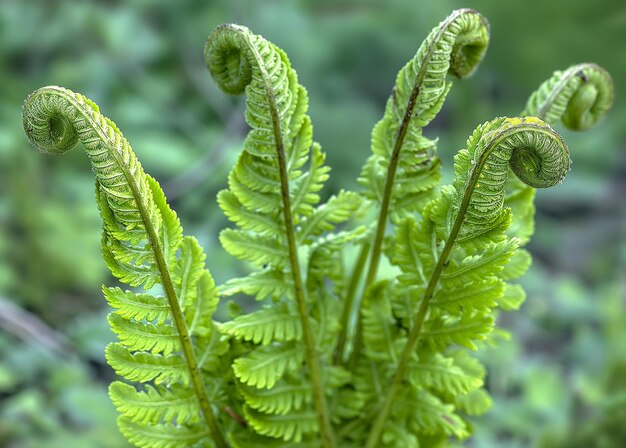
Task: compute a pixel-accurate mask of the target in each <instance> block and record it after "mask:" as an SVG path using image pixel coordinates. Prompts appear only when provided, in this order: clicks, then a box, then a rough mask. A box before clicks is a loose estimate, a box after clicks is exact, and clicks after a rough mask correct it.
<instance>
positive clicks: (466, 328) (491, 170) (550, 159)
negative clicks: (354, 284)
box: [366, 118, 570, 448]
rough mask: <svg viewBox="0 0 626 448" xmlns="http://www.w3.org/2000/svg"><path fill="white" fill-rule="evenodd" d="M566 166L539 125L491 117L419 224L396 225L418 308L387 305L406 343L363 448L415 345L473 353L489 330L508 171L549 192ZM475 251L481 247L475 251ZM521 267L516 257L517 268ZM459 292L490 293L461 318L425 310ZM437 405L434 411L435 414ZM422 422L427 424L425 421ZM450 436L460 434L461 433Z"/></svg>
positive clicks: (497, 294) (507, 241) (372, 440)
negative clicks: (404, 324) (402, 325)
mask: <svg viewBox="0 0 626 448" xmlns="http://www.w3.org/2000/svg"><path fill="white" fill-rule="evenodd" d="M569 165H570V160H569V151H568V149H567V146H566V145H565V144H564V143H563V141H562V139H561V137H560V136H559V135H558V134H557V133H556V132H555V131H553V130H552V129H551V128H550V127H549V126H548V125H547V124H545V123H543V122H542V121H540V120H538V119H536V118H525V119H520V118H499V119H496V120H493V121H491V122H488V123H485V124H483V125H482V126H479V127H478V128H477V129H476V130H475V131H474V133H473V134H472V135H471V136H470V138H469V139H468V141H467V149H464V150H461V151H460V153H459V155H457V157H456V158H455V179H454V183H453V188H452V189H451V188H443V189H442V191H441V193H440V195H439V196H438V198H437V199H435V200H434V201H433V202H432V203H431V204H429V205H428V206H427V207H426V208H425V209H424V211H423V215H422V220H421V221H420V223H417V222H416V221H415V220H414V218H412V219H406V220H405V221H403V222H402V223H401V224H400V225H399V231H398V233H397V234H396V235H395V239H394V246H395V247H394V249H393V250H392V254H393V256H392V259H394V261H395V262H396V263H397V264H398V266H399V268H400V269H401V270H402V272H403V274H402V276H400V278H399V279H400V280H401V281H402V282H403V283H405V285H406V286H404V288H405V291H406V289H407V288H409V289H408V299H407V300H408V301H410V300H411V299H412V298H413V300H415V298H417V303H416V304H415V305H412V304H411V303H408V304H406V303H405V302H402V300H396V301H395V306H394V308H392V309H400V310H401V313H400V314H399V315H398V316H396V317H397V318H399V319H402V321H407V319H406V318H407V316H410V315H411V314H412V318H411V319H408V327H409V334H408V336H407V343H406V345H405V347H404V350H403V352H402V354H401V356H400V359H399V361H398V364H397V369H396V370H395V373H394V375H393V379H392V381H391V386H390V389H389V392H388V393H387V395H386V397H385V400H384V402H383V405H382V411H381V412H380V414H378V416H377V418H376V420H375V422H374V427H373V430H372V432H371V434H370V437H369V438H368V441H367V445H366V446H367V447H368V448H373V447H374V446H376V443H377V442H378V440H379V438H380V437H381V434H382V432H383V429H384V427H385V422H386V419H387V416H388V415H390V413H391V411H392V403H393V402H394V400H395V399H397V398H398V396H399V395H400V391H401V390H402V391H404V392H403V393H407V392H406V386H405V384H404V378H405V376H406V374H407V369H408V368H409V366H410V364H411V363H412V362H414V361H412V360H414V359H415V357H416V355H417V353H416V348H418V347H419V348H420V353H421V352H422V351H424V350H425V351H426V352H442V351H444V350H446V349H447V348H448V347H450V346H453V345H461V346H464V347H467V348H469V349H474V350H475V349H476V342H477V341H480V340H484V339H486V338H487V336H488V335H489V334H490V333H491V331H492V329H493V325H494V317H493V315H492V313H491V307H492V306H494V305H497V304H498V303H499V301H500V299H501V298H502V297H503V296H504V295H505V294H506V291H507V290H508V286H505V285H504V284H503V280H502V278H501V277H500V275H501V274H502V272H503V269H505V266H506V265H507V263H508V262H509V261H510V260H511V258H512V257H513V256H514V252H515V250H516V249H517V248H518V246H519V243H520V241H519V240H518V239H517V238H507V235H506V231H507V227H508V224H509V223H510V213H509V212H508V211H507V210H506V209H505V208H504V197H505V187H506V180H507V176H508V173H509V167H510V169H511V170H512V171H513V172H514V173H515V174H516V175H517V176H518V177H519V178H520V179H522V180H523V181H524V182H525V183H527V184H529V185H531V186H533V187H548V186H551V185H554V184H556V183H558V182H559V181H560V180H561V179H562V178H563V177H564V176H565V174H566V173H567V171H568V170H569ZM477 241H479V242H480V243H479V244H477ZM477 246H480V247H482V251H481V252H479V253H478V254H477V253H476V247H477ZM523 265H524V263H523V260H521V263H520V265H519V266H517V267H518V268H519V267H520V266H521V267H523ZM511 273H512V272H511V271H510V272H509V273H507V274H511ZM505 276H506V275H505ZM462 288H465V289H467V291H468V293H470V294H469V299H470V300H468V301H467V302H466V303H468V304H471V302H472V301H471V294H474V293H476V292H478V291H480V290H481V289H482V288H487V289H488V290H489V291H491V296H490V297H488V298H487V299H482V298H481V299H479V300H478V305H477V306H475V307H472V308H469V309H467V310H465V309H464V310H463V312H462V313H460V312H456V311H454V310H452V312H450V311H449V309H450V307H447V306H443V307H437V306H433V307H431V306H430V305H431V302H432V304H433V305H434V304H436V303H437V301H442V302H443V303H445V293H446V291H448V290H450V291H455V290H456V293H455V294H456V295H457V300H459V301H463V300H465V297H464V295H463V294H462V293H461V292H460V290H461V289H462ZM404 294H407V292H405V293H404ZM415 308H416V311H415V312H413V309H415ZM418 344H420V345H418ZM422 358H423V355H422ZM416 392H418V393H423V392H424V391H423V390H419V389H418V390H416ZM427 397H429V398H428V399H427V400H426V402H428V403H430V404H432V406H433V408H438V409H439V407H438V406H439V405H438V404H437V403H438V401H439V398H437V397H436V396H435V395H433V396H432V399H431V398H430V396H427ZM447 407H448V405H445V406H444V408H446V409H447ZM444 408H440V409H441V411H442V412H444ZM452 410H453V409H452ZM452 410H450V411H446V412H448V413H450V412H451V411H452ZM455 418H458V417H455V416H454V415H451V416H450V419H451V420H450V421H454V420H455ZM422 423H424V424H426V425H427V426H428V425H429V424H430V423H432V422H428V421H424V422H422ZM433 424H434V423H433ZM417 426H418V427H419V426H420V425H419V424H418V425H417ZM438 430H441V431H447V430H452V429H451V428H443V427H440V428H439V429H438ZM455 434H456V435H457V437H459V436H460V435H461V434H463V431H458V432H456V433H455Z"/></svg>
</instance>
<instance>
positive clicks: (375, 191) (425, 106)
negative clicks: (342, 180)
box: [359, 9, 489, 221]
mask: <svg viewBox="0 0 626 448" xmlns="http://www.w3.org/2000/svg"><path fill="white" fill-rule="evenodd" d="M488 43H489V25H488V24H487V21H486V19H485V18H484V17H483V16H482V15H480V14H479V13H477V12H476V11H472V10H469V9H460V10H457V11H455V12H453V13H452V14H451V15H450V16H449V17H447V18H446V19H445V20H444V21H442V22H441V23H440V24H439V25H438V26H437V27H435V28H434V29H433V30H432V31H431V32H430V34H429V35H428V37H427V38H426V39H425V40H424V42H423V43H422V45H421V46H420V48H419V50H418V51H417V53H416V54H415V57H413V59H411V60H410V61H409V62H408V63H407V64H406V65H405V66H404V67H403V68H402V69H401V70H400V71H399V72H398V76H397V78H396V84H395V86H394V88H393V91H392V94H391V96H390V97H389V100H388V101H387V106H386V108H385V114H384V116H383V118H382V119H381V120H380V121H379V122H378V123H377V124H376V126H374V130H373V131H372V153H373V154H372V155H371V156H370V157H369V159H368V160H367V163H366V164H365V166H364V167H363V169H362V171H361V176H360V178H359V182H360V183H361V184H362V185H363V187H364V193H365V194H366V196H367V197H368V198H370V199H374V200H376V201H377V202H383V198H384V197H385V195H386V194H389V193H388V192H386V191H385V182H393V190H392V193H391V201H390V202H391V204H390V205H389V206H390V209H391V216H392V218H393V220H394V221H397V220H399V219H400V218H401V217H402V216H404V215H405V214H409V215H410V214H412V213H414V212H416V211H419V210H421V208H422V207H423V206H424V205H425V203H426V202H428V200H429V198H430V193H431V190H432V189H433V188H434V187H436V186H437V183H438V181H439V177H440V175H439V159H437V157H436V156H435V149H436V140H431V139H428V138H426V137H424V136H423V135H422V128H424V127H425V126H427V125H428V124H429V123H430V122H431V121H432V120H433V119H434V118H435V116H436V115H437V113H438V112H439V111H440V110H441V107H442V106H443V103H444V101H445V99H446V96H447V95H448V92H449V91H450V88H451V87H452V83H451V82H450V81H447V80H446V75H448V74H451V75H453V76H456V77H458V78H463V77H465V76H468V75H470V74H471V73H472V72H473V71H474V70H475V69H476V67H477V66H478V64H479V63H480V61H481V60H482V58H483V56H484V54H485V51H486V49H487V45H488ZM400 148H401V149H402V151H401V152H400V151H399V150H400ZM394 154H396V155H395V156H394ZM396 157H397V160H395V161H394V159H395V158H396ZM395 163H397V171H396V172H395V173H393V171H391V170H396V168H395V166H394V164H395ZM390 164H391V165H392V166H391V168H390ZM388 172H389V173H390V174H391V176H390V177H388V176H387V173H388ZM389 178H390V180H387V179H389Z"/></svg>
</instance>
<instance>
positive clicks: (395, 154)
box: [350, 68, 425, 366]
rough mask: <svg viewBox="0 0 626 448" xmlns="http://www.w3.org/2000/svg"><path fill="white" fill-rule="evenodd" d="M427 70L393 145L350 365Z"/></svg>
mask: <svg viewBox="0 0 626 448" xmlns="http://www.w3.org/2000/svg"><path fill="white" fill-rule="evenodd" d="M424 74H425V70H424V69H423V68H420V72H419V73H418V78H417V82H416V83H415V86H414V87H413V90H412V91H411V96H410V97H409V102H408V104H407V107H406V112H405V113H404V117H403V118H402V123H401V124H400V128H399V129H398V136H397V137H396V142H395V144H394V146H393V151H392V153H391V158H390V160H389V167H388V168H387V179H386V180H385V189H384V193H383V200H382V203H381V205H380V212H379V214H378V222H377V223H376V234H375V235H374V242H373V243H372V256H371V258H370V264H369V267H368V270H367V275H366V277H365V284H364V285H363V291H362V292H361V300H360V301H359V303H357V304H356V309H357V324H356V331H355V333H354V345H353V348H352V356H351V358H350V365H351V366H353V365H354V364H355V363H356V358H357V357H358V356H359V353H360V351H361V346H362V345H363V335H362V333H363V324H362V322H361V318H360V316H361V304H362V303H363V297H364V296H365V294H367V290H368V289H369V287H370V286H371V285H372V283H374V280H375V279H376V274H377V273H378V265H379V264H380V256H381V255H382V246H383V239H384V237H385V229H386V228H387V217H388V215H389V206H390V204H391V194H392V191H393V181H394V179H395V177H396V171H397V169H398V162H399V161H400V151H401V149H402V144H403V143H404V138H405V137H406V133H407V131H408V130H409V124H410V122H411V117H412V116H413V110H414V109H415V103H416V101H417V96H418V95H419V92H420V86H421V84H422V83H421V81H422V79H423V77H424Z"/></svg>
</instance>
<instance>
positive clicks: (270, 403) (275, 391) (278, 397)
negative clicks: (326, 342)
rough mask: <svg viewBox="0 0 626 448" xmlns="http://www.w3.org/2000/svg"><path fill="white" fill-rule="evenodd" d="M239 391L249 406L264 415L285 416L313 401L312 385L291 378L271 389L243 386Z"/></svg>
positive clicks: (281, 381) (279, 382) (283, 380)
mask: <svg viewBox="0 0 626 448" xmlns="http://www.w3.org/2000/svg"><path fill="white" fill-rule="evenodd" d="M239 390H240V391H241V393H242V394H243V396H244V397H245V400H246V403H247V404H248V406H250V407H251V408H252V409H256V410H257V411H259V412H262V413H264V414H276V415H285V414H287V413H289V412H291V411H292V410H299V409H301V408H302V407H303V406H304V405H305V404H309V403H310V402H311V401H312V399H313V395H312V393H311V386H310V384H308V383H307V382H298V381H297V380H294V379H291V378H285V379H282V380H280V381H278V382H277V383H276V384H275V385H274V387H272V388H271V389H258V388H256V387H249V386H242V387H240V389H239Z"/></svg>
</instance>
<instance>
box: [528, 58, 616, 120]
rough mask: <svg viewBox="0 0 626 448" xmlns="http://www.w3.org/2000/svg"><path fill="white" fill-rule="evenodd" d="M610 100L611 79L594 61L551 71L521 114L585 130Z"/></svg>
mask: <svg viewBox="0 0 626 448" xmlns="http://www.w3.org/2000/svg"><path fill="white" fill-rule="evenodd" d="M612 104H613V81H612V80H611V76H610V75H609V74H608V72H607V71H606V70H604V69H603V68H602V67H600V66H598V65H596V64H589V63H587V64H577V65H572V66H571V67H569V68H568V69H566V70H563V71H561V70H558V71H556V72H554V74H553V75H552V76H551V77H550V78H549V79H548V80H546V81H545V82H544V83H543V84H541V86H539V88H538V89H537V90H536V91H535V92H533V93H532V95H531V96H530V98H529V99H528V102H527V104H526V108H525V109H524V112H523V113H522V115H533V116H536V117H539V118H541V119H542V120H544V121H545V122H546V123H550V124H556V123H558V122H562V123H563V125H564V126H565V127H566V128H568V129H571V130H575V131H584V130H586V129H589V128H591V127H593V126H594V125H596V124H597V123H598V122H600V121H601V120H602V119H603V118H604V117H605V116H606V114H607V112H608V111H609V109H610V108H611V105H612Z"/></svg>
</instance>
